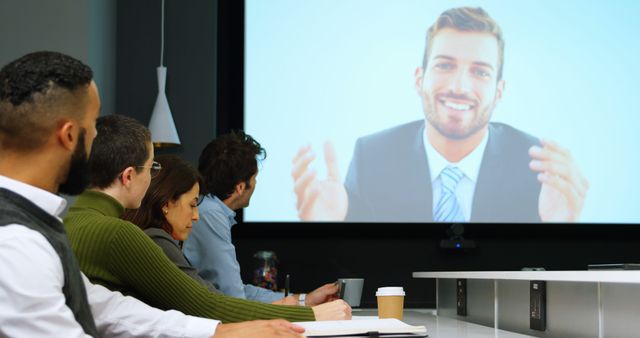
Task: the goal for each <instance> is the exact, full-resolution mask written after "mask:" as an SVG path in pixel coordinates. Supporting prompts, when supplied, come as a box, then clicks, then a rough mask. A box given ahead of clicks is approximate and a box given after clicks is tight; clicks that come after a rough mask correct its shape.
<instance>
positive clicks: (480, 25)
mask: <svg viewBox="0 0 640 338" xmlns="http://www.w3.org/2000/svg"><path fill="white" fill-rule="evenodd" d="M445 28H453V29H456V30H459V31H463V32H479V33H489V34H492V35H493V36H495V37H496V40H497V41H498V74H497V75H498V76H497V80H498V81H499V80H500V79H502V69H503V68H504V38H503V36H502V29H500V26H499V25H498V23H497V22H496V21H495V20H493V19H492V18H491V17H490V16H489V13H487V12H486V11H485V10H484V9H482V8H481V7H458V8H451V9H448V10H446V11H444V12H442V14H440V16H439V17H438V18H437V19H436V22H435V23H434V24H433V25H432V26H431V27H429V30H428V31H427V43H426V46H425V48H424V57H423V60H422V68H423V69H426V68H427V63H428V61H429V55H430V53H431V44H432V43H433V38H434V37H435V36H436V35H437V34H438V32H439V31H440V30H442V29H445Z"/></svg>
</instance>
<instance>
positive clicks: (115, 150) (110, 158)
mask: <svg viewBox="0 0 640 338" xmlns="http://www.w3.org/2000/svg"><path fill="white" fill-rule="evenodd" d="M96 130H97V131H98V135H97V136H96V138H95V139H94V140H93V147H92V148H91V155H90V156H89V171H90V172H91V182H90V184H89V186H90V187H92V188H98V189H104V188H107V187H109V186H111V184H112V183H113V181H114V180H115V179H116V178H117V177H118V175H120V173H121V172H122V171H123V170H125V169H126V168H127V167H135V166H142V165H144V163H145V162H146V161H147V159H148V158H149V152H150V151H151V148H150V144H151V133H150V132H149V130H148V129H147V127H145V126H144V125H143V124H142V123H140V122H138V121H137V120H135V119H132V118H130V117H127V116H124V115H117V114H112V115H106V116H102V117H100V118H98V120H97V121H96ZM136 171H138V172H140V171H142V168H136Z"/></svg>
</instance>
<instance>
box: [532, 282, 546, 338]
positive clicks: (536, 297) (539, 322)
mask: <svg viewBox="0 0 640 338" xmlns="http://www.w3.org/2000/svg"><path fill="white" fill-rule="evenodd" d="M529 299H530V301H529V328H531V329H532V330H538V331H545V330H546V329H547V282H545V281H534V280H532V281H530V282H529Z"/></svg>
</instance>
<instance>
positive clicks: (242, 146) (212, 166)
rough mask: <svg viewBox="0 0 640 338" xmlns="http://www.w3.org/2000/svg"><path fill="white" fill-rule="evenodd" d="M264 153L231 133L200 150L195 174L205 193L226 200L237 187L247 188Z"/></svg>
mask: <svg viewBox="0 0 640 338" xmlns="http://www.w3.org/2000/svg"><path fill="white" fill-rule="evenodd" d="M266 157H267V152H266V150H264V148H262V147H261V146H260V143H258V141H256V140H254V139H253V137H251V136H250V135H247V134H245V133H244V132H243V131H232V132H230V133H228V134H225V135H221V136H219V137H217V138H216V139H214V140H213V141H211V142H210V143H209V144H207V146H206V147H205V148H204V150H202V153H201V154H200V160H199V161H198V170H199V171H200V174H201V175H202V177H203V178H204V188H205V189H204V191H205V193H207V194H212V195H215V196H217V197H218V198H219V199H221V200H225V199H227V198H228V197H230V196H231V194H233V190H234V189H235V186H236V185H237V184H238V183H241V182H247V184H249V182H250V179H251V176H253V175H255V174H256V173H257V172H258V161H262V160H264V159H265V158H266Z"/></svg>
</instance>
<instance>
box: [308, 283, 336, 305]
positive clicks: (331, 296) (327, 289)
mask: <svg viewBox="0 0 640 338" xmlns="http://www.w3.org/2000/svg"><path fill="white" fill-rule="evenodd" d="M338 290H339V288H338V285H336V284H335V283H329V284H325V285H323V286H321V287H319V288H317V289H315V290H313V291H311V292H310V293H309V294H308V295H307V298H305V305H308V306H315V305H319V304H322V303H326V302H330V301H334V300H336V299H338V297H337V296H336V294H337V293H338Z"/></svg>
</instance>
